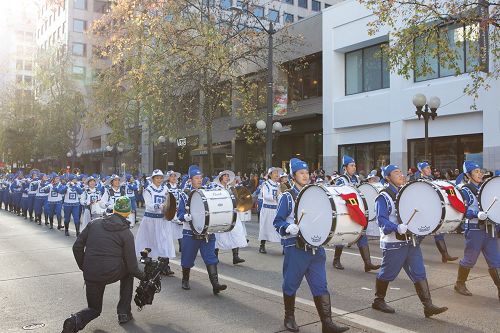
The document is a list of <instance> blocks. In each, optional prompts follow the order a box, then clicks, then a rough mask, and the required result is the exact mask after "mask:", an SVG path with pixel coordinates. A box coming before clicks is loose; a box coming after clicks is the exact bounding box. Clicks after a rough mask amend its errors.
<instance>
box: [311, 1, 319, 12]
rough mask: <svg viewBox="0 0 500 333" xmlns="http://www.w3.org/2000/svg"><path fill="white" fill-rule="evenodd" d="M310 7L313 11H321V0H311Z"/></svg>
mask: <svg viewBox="0 0 500 333" xmlns="http://www.w3.org/2000/svg"><path fill="white" fill-rule="evenodd" d="M311 8H312V10H313V12H320V11H321V2H319V1H316V0H312V2H311Z"/></svg>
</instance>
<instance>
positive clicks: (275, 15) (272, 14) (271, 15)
mask: <svg viewBox="0 0 500 333" xmlns="http://www.w3.org/2000/svg"><path fill="white" fill-rule="evenodd" d="M267 18H268V19H269V20H270V21H273V22H279V21H280V12H279V11H277V10H274V9H269V10H268V11H267Z"/></svg>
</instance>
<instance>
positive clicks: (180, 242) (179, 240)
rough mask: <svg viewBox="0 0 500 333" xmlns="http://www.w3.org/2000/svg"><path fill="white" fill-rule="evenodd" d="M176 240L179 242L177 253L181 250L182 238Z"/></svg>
mask: <svg viewBox="0 0 500 333" xmlns="http://www.w3.org/2000/svg"><path fill="white" fill-rule="evenodd" d="M177 242H178V243H179V253H180V252H182V239H178V240H177Z"/></svg>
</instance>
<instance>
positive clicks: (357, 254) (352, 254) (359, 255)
mask: <svg viewBox="0 0 500 333" xmlns="http://www.w3.org/2000/svg"><path fill="white" fill-rule="evenodd" d="M325 250H326V251H335V249H329V248H326V247H325ZM344 253H345V254H350V255H351V256H358V257H361V254H359V253H353V252H349V251H346V250H345V249H344V251H342V254H344ZM371 258H372V259H378V260H382V258H380V257H374V256H371Z"/></svg>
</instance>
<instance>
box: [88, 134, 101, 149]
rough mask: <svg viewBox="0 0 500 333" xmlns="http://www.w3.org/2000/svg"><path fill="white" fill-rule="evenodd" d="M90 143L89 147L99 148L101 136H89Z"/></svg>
mask: <svg viewBox="0 0 500 333" xmlns="http://www.w3.org/2000/svg"><path fill="white" fill-rule="evenodd" d="M90 143H91V147H92V148H91V149H101V137H100V136H96V137H93V138H90Z"/></svg>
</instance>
